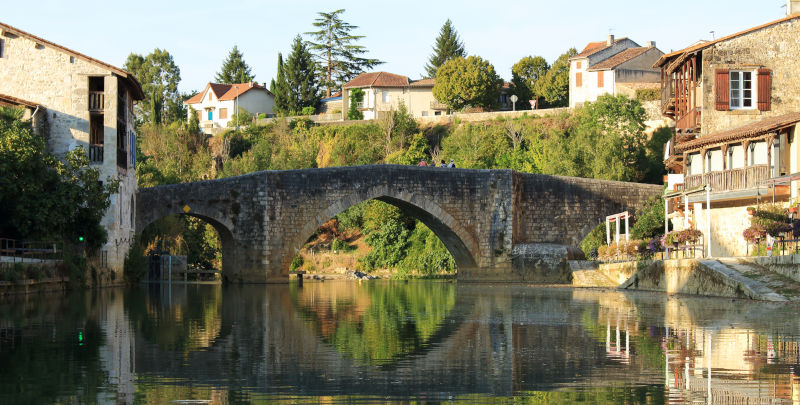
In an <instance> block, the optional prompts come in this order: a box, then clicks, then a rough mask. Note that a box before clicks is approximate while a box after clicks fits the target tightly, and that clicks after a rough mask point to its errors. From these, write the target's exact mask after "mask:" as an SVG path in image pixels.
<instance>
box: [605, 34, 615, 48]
mask: <svg viewBox="0 0 800 405" xmlns="http://www.w3.org/2000/svg"><path fill="white" fill-rule="evenodd" d="M613 44H614V35H613V34H608V40H606V45H609V46H610V45H613Z"/></svg>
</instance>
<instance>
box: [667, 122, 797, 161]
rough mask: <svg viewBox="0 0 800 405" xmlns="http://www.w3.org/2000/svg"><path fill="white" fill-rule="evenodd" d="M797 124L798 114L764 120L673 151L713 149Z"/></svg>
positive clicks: (704, 137) (687, 144) (716, 134)
mask: <svg viewBox="0 0 800 405" xmlns="http://www.w3.org/2000/svg"><path fill="white" fill-rule="evenodd" d="M797 122H800V112H793V113H788V114H783V115H779V116H777V117H769V118H764V119H763V120H758V121H752V122H748V123H747V124H744V125H742V126H740V127H737V128H732V129H729V130H726V131H722V132H717V133H715V134H710V135H707V136H701V137H699V138H695V139H693V140H691V141H688V142H678V143H677V144H676V145H675V150H676V151H681V152H688V151H692V150H699V149H702V148H703V147H709V146H711V147H713V146H717V145H722V144H726V143H730V142H735V141H739V140H742V139H746V138H752V137H755V136H760V135H766V134H768V133H772V132H777V131H779V130H781V129H784V128H788V127H791V126H793V125H795V124H796V123H797Z"/></svg>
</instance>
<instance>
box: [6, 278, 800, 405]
mask: <svg viewBox="0 0 800 405" xmlns="http://www.w3.org/2000/svg"><path fill="white" fill-rule="evenodd" d="M797 308H798V307H796V306H792V305H785V304H784V305H778V304H772V303H761V302H752V301H744V300H731V299H729V298H728V299H718V298H697V297H674V296H666V295H663V294H660V293H643V292H636V293H623V292H618V291H611V290H608V291H604V290H592V289H571V288H538V287H530V286H522V285H494V284H487V285H482V284H466V283H457V282H447V281H411V282H408V283H404V282H390V281H370V282H364V283H357V282H345V281H335V282H330V281H329V282H324V283H306V284H305V285H304V286H303V287H302V288H300V287H298V286H297V285H296V284H290V285H271V286H263V285H261V286H257V285H247V286H220V285H198V284H173V285H172V286H169V285H147V286H142V287H137V288H131V289H103V290H94V291H80V292H72V293H69V294H66V295H62V294H39V295H31V296H27V297H10V298H9V297H6V298H4V300H3V301H2V303H0V403H2V404H15V403H36V404H45V403H122V404H132V403H143V404H161V403H209V404H238V403H292V404H294V403H308V402H313V403H318V402H324V403H339V402H342V403H372V402H380V403H387V402H398V403H405V402H413V401H420V402H429V401H430V402H442V401H444V402H453V403H473V402H477V403H486V402H492V403H509V402H511V403H533V404H539V403H541V404H553V403H580V402H584V403H601V404H602V403H653V404H659V403H671V404H681V403H709V402H710V403H718V404H727V403H731V404H733V403H771V404H772V403H777V404H790V403H791V404H797V403H800V319H799V318H798V316H797ZM709 373H710V379H709ZM748 401H749V402H748Z"/></svg>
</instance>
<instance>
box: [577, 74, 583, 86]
mask: <svg viewBox="0 0 800 405" xmlns="http://www.w3.org/2000/svg"><path fill="white" fill-rule="evenodd" d="M582 79H583V78H582V77H581V73H580V72H578V73H576V74H575V87H583V80H582Z"/></svg>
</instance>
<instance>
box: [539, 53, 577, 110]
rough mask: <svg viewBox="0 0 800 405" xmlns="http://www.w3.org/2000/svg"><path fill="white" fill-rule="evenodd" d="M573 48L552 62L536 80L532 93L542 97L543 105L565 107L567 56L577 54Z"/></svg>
mask: <svg viewBox="0 0 800 405" xmlns="http://www.w3.org/2000/svg"><path fill="white" fill-rule="evenodd" d="M577 53H578V51H577V50H575V48H570V49H569V50H568V51H567V52H565V53H563V54H561V56H559V57H558V59H556V61H555V62H553V65H552V66H551V67H550V70H548V71H547V74H545V75H544V77H543V78H541V79H540V80H538V81H537V82H536V85H535V86H534V89H533V93H534V94H536V95H538V96H539V97H542V98H544V101H545V103H544V106H545V107H566V106H567V105H568V104H569V58H571V57H573V56H575V55H577Z"/></svg>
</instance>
